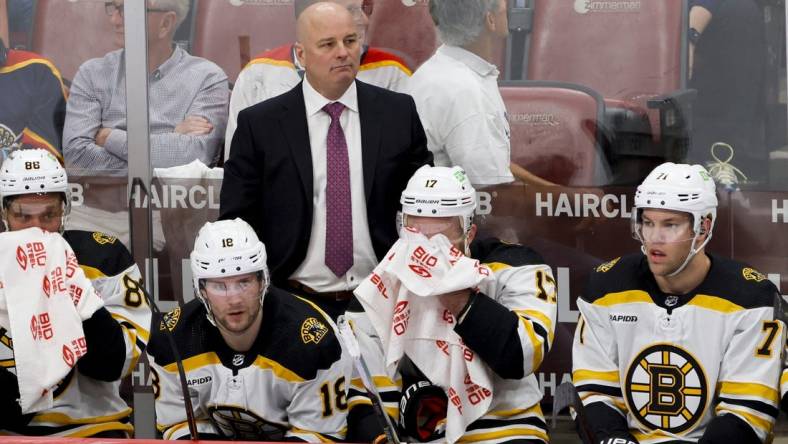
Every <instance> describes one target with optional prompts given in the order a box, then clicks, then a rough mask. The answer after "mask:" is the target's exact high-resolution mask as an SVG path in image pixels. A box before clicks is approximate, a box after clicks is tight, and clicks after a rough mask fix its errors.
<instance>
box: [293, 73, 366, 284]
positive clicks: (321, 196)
mask: <svg viewBox="0 0 788 444" xmlns="http://www.w3.org/2000/svg"><path fill="white" fill-rule="evenodd" d="M303 89H304V102H305V104H306V122H307V126H308V128H309V146H310V148H311V152H312V179H313V185H312V187H313V188H312V190H313V194H312V196H313V197H312V199H313V200H312V203H313V206H314V210H313V212H312V231H311V234H310V236H309V246H308V247H307V250H306V257H305V258H304V262H302V263H301V265H300V266H299V267H298V269H296V271H295V272H293V274H292V275H291V276H290V279H293V280H295V281H298V282H300V283H302V284H303V285H306V286H309V287H311V288H312V289H314V290H315V291H318V292H321V293H322V292H329V291H345V290H352V289H354V288H356V286H358V284H359V282H361V280H362V279H364V278H366V277H367V276H369V274H370V273H371V272H372V269H373V268H375V265H376V264H377V258H376V257H375V251H374V250H373V248H372V239H371V238H370V236H369V225H368V223H367V202H366V198H365V195H364V173H363V168H362V159H361V122H360V120H359V114H358V96H357V92H356V83H355V82H353V83H352V84H351V85H350V87H349V88H348V89H347V91H345V94H343V95H342V97H340V98H339V100H336V101H337V102H340V103H342V104H343V105H345V110H344V112H342V115H341V116H340V118H339V122H340V125H341V126H342V131H343V132H344V133H345V141H346V142H347V149H348V157H349V159H348V160H349V166H350V201H351V204H352V206H353V208H352V216H353V266H352V267H351V268H350V270H348V272H347V273H346V274H345V276H341V277H337V276H336V275H334V273H333V272H332V271H331V270H329V269H328V267H327V266H326V264H325V253H326V149H327V148H326V136H327V134H328V127H329V125H330V124H331V116H329V115H328V113H326V112H325V111H323V107H324V106H325V105H327V104H329V103H331V102H333V101H332V100H328V99H327V98H325V97H323V96H322V95H321V94H320V93H319V92H317V91H316V90H315V89H314V88H313V87H312V85H310V84H309V81H308V80H307V78H306V77H304V83H303ZM292 223H300V221H292Z"/></svg>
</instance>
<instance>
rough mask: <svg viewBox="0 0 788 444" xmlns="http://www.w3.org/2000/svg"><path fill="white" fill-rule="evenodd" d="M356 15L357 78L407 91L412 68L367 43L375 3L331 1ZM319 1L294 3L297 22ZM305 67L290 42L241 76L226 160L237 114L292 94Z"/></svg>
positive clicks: (232, 109) (233, 101)
mask: <svg viewBox="0 0 788 444" xmlns="http://www.w3.org/2000/svg"><path fill="white" fill-rule="evenodd" d="M331 1H332V2H333V3H337V4H339V5H341V6H343V7H345V8H347V10H348V11H349V12H350V13H351V15H353V21H354V22H355V24H356V29H357V30H358V36H359V40H360V41H361V42H362V44H363V47H362V51H361V63H360V65H359V70H358V74H357V76H356V77H357V78H358V79H359V80H361V81H363V82H366V83H369V84H371V85H375V86H379V87H381V88H386V89H389V90H392V91H397V92H404V90H405V88H406V83H407V81H408V79H409V78H410V75H411V70H410V67H408V65H407V64H406V63H405V61H403V60H402V59H401V58H399V57H397V56H395V55H394V54H391V53H389V52H386V51H383V50H382V49H380V48H374V47H370V46H369V45H368V44H367V43H366V42H367V41H368V38H367V28H368V27H369V18H370V17H371V16H372V9H373V0H331ZM317 2H318V0H295V2H294V3H295V16H296V19H297V18H298V16H299V15H301V12H302V11H303V10H304V9H306V8H307V7H308V6H310V5H312V4H314V3H317ZM303 77H304V66H303V65H301V63H299V62H298V58H297V57H296V56H295V45H294V44H293V43H288V44H286V45H282V46H280V47H278V48H274V49H271V50H268V51H265V52H263V53H261V54H259V55H257V56H256V57H255V58H253V59H252V60H251V61H250V62H249V64H248V65H247V66H246V67H245V68H244V69H243V70H242V71H241V73H240V74H238V79H236V81H235V85H234V86H233V92H232V96H231V97H230V117H229V120H228V121H227V132H226V134H225V139H224V146H225V154H224V155H225V159H226V158H227V157H229V155H230V146H231V144H232V141H233V134H235V129H236V128H237V126H238V113H239V112H241V110H243V109H245V108H248V107H250V106H252V105H254V104H256V103H260V102H262V101H264V100H268V99H270V98H272V97H275V96H278V95H280V94H282V93H284V92H287V91H289V90H290V89H292V88H293V87H294V86H296V85H298V83H299V82H301V79H302V78H303Z"/></svg>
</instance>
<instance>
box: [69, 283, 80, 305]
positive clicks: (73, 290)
mask: <svg viewBox="0 0 788 444" xmlns="http://www.w3.org/2000/svg"><path fill="white" fill-rule="evenodd" d="M82 292H83V290H82V287H80V286H78V285H77V284H71V285H69V287H68V295H69V296H70V297H71V302H73V303H74V307H76V306H77V305H79V301H80V300H81V299H82Z"/></svg>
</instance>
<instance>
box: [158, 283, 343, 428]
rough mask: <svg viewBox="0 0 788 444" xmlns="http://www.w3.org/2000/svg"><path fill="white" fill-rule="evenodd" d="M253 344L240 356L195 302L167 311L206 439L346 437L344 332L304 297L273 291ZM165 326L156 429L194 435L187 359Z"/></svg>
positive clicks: (160, 342)
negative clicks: (340, 335)
mask: <svg viewBox="0 0 788 444" xmlns="http://www.w3.org/2000/svg"><path fill="white" fill-rule="evenodd" d="M262 316H263V322H262V326H261V328H260V332H259V333H258V336H257V339H256V340H255V342H254V344H253V345H252V348H251V349H250V350H249V351H248V352H246V353H238V352H235V351H233V350H232V349H231V348H230V347H229V346H228V345H227V344H226V343H225V342H224V339H222V337H221V334H220V333H219V330H218V329H217V328H216V327H214V326H213V325H211V324H210V323H209V321H208V319H207V318H206V316H205V307H204V306H203V304H202V303H201V302H200V301H199V300H198V299H195V300H192V301H191V302H189V303H187V304H186V305H185V306H184V307H183V308H182V309H181V308H178V309H175V310H173V311H171V312H170V313H168V314H167V315H165V324H166V325H167V326H168V327H169V328H170V329H171V331H172V333H173V335H174V339H175V343H176V344H177V347H178V351H179V353H180V355H181V358H182V359H183V366H184V370H185V372H186V379H187V381H188V382H187V384H188V387H189V395H190V397H191V402H192V405H193V407H194V416H195V419H196V421H197V429H198V432H199V433H200V434H201V436H203V437H205V435H210V436H212V437H221V438H223V439H232V440H256V441H258V440H263V441H276V440H281V439H283V438H292V437H295V438H299V439H301V440H304V441H308V442H323V441H325V440H337V439H343V438H344V436H345V428H346V427H345V418H346V415H347V390H348V381H347V378H346V375H348V374H350V373H349V372H350V368H351V366H352V363H351V361H350V360H349V359H345V358H343V355H342V350H341V347H340V344H339V341H338V340H337V338H336V336H335V334H334V332H335V326H334V324H333V322H332V321H331V320H330V319H328V318H327V317H326V316H325V315H324V314H323V312H322V311H320V310H319V309H318V308H317V307H316V306H314V305H312V304H311V303H310V302H307V301H305V300H303V299H301V298H298V297H296V296H293V295H291V294H289V293H287V292H285V291H283V290H280V289H277V288H274V287H271V288H270V289H269V291H268V293H267V294H266V295H265V297H264V300H263V314H262ZM165 334H166V331H165V330H164V326H163V325H160V326H159V327H158V328H157V329H156V330H155V331H154V332H153V338H152V339H151V342H150V346H149V347H148V356H149V357H150V358H152V359H151V372H152V378H153V394H154V397H155V400H156V425H157V428H158V430H159V431H160V432H161V433H162V435H163V438H164V439H178V438H183V437H188V435H189V428H188V424H187V423H186V411H185V410H184V400H183V394H182V391H181V386H180V382H179V381H180V380H179V377H178V370H177V363H176V361H175V359H174V357H173V352H172V350H171V349H170V347H169V344H168V340H167V338H166V337H165Z"/></svg>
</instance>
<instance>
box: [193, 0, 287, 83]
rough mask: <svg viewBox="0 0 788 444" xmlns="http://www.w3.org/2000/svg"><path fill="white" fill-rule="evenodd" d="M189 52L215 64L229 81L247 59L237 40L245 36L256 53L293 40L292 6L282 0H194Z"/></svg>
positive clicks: (253, 52)
mask: <svg viewBox="0 0 788 444" xmlns="http://www.w3.org/2000/svg"><path fill="white" fill-rule="evenodd" d="M193 7H194V8H195V16H194V25H193V27H192V38H191V42H192V46H191V52H192V54H194V55H196V56H200V57H205V58H206V59H209V60H211V61H212V62H214V63H216V64H217V65H219V66H220V67H221V68H222V69H223V70H224V72H225V73H227V77H228V78H229V79H230V81H231V82H234V81H235V79H236V78H237V77H238V73H239V72H240V71H241V68H243V66H242V65H243V64H245V62H246V61H248V60H243V58H242V56H241V54H242V50H244V48H242V47H241V45H240V43H239V40H240V38H241V37H248V38H249V42H250V47H251V48H250V49H251V51H250V53H251V54H252V55H254V54H259V53H261V52H263V51H266V50H268V49H272V48H276V47H278V46H281V45H284V44H286V43H290V42H293V41H294V40H295V10H294V9H293V2H292V1H286V0H272V1H250V0H195V4H194V6H193Z"/></svg>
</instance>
